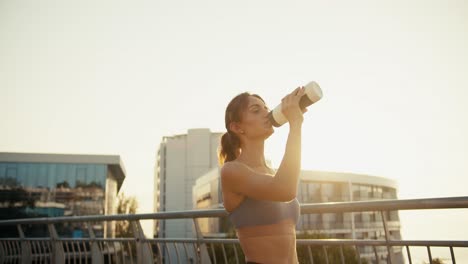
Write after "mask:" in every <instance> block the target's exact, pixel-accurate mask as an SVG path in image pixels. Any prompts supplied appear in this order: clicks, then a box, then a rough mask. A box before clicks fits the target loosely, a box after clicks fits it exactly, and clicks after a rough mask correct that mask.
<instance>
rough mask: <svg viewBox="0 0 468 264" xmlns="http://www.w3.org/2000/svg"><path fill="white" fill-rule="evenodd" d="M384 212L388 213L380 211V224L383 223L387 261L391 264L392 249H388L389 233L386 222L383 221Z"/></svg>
mask: <svg viewBox="0 0 468 264" xmlns="http://www.w3.org/2000/svg"><path fill="white" fill-rule="evenodd" d="M385 212H388V211H380V214H381V215H382V222H383V227H384V231H385V241H386V244H387V259H388V262H389V263H390V264H392V263H393V261H392V256H393V249H392V247H390V245H389V243H388V242H390V233H389V231H388V226H387V220H386V219H385Z"/></svg>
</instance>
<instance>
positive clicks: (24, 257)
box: [16, 225, 32, 264]
mask: <svg viewBox="0 0 468 264" xmlns="http://www.w3.org/2000/svg"><path fill="white" fill-rule="evenodd" d="M16 227H17V228H18V233H19V235H20V239H21V263H22V264H26V263H31V261H32V258H31V257H32V252H31V244H30V242H28V241H25V240H24V239H25V238H26V237H25V235H24V232H23V229H22V228H21V225H17V226H16Z"/></svg>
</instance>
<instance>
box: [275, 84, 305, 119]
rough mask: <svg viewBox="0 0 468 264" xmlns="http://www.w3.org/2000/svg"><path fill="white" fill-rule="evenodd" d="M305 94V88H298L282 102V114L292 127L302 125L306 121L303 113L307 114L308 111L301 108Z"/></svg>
mask: <svg viewBox="0 0 468 264" xmlns="http://www.w3.org/2000/svg"><path fill="white" fill-rule="evenodd" d="M304 94H305V89H304V86H302V87H298V88H296V89H295V90H294V91H292V93H290V94H288V95H286V96H285V97H284V98H283V99H282V100H281V112H282V113H283V115H284V116H285V117H286V118H287V119H288V122H289V124H290V125H295V124H302V122H303V121H304V116H303V113H305V112H307V109H305V108H304V109H301V108H300V107H299V100H300V99H301V97H302V96H303V95H304Z"/></svg>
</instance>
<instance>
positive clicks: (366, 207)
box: [301, 196, 468, 214]
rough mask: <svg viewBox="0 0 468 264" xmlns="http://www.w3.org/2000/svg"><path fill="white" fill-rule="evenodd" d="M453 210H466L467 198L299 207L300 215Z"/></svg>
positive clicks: (361, 202) (319, 204) (467, 205)
mask: <svg viewBox="0 0 468 264" xmlns="http://www.w3.org/2000/svg"><path fill="white" fill-rule="evenodd" d="M455 208H468V196H462V197H444V198H429V199H427V198H426V199H406V200H377V201H359V202H336V203H316V204H303V205H302V206H301V213H306V214H307V213H338V212H363V211H393V210H421V209H426V210H427V209H455Z"/></svg>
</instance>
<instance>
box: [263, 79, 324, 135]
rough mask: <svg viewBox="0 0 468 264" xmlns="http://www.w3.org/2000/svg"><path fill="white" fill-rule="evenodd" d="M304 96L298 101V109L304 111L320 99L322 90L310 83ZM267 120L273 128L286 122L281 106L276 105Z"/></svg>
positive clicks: (315, 84)
mask: <svg viewBox="0 0 468 264" xmlns="http://www.w3.org/2000/svg"><path fill="white" fill-rule="evenodd" d="M304 90H305V94H304V95H303V96H302V97H301V99H300V100H299V107H300V108H301V109H304V108H306V107H308V106H309V105H311V104H313V103H315V102H317V101H318V100H320V99H321V98H322V89H320V86H319V85H318V84H317V83H316V82H314V81H312V82H310V83H308V84H307V85H306V86H305V87H304ZM268 118H269V119H270V122H271V124H272V125H273V126H275V127H279V126H282V125H283V124H285V123H286V122H288V119H286V117H285V116H284V115H283V112H281V104H279V105H277V106H276V107H275V108H274V109H273V110H271V112H270V113H269V114H268Z"/></svg>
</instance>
